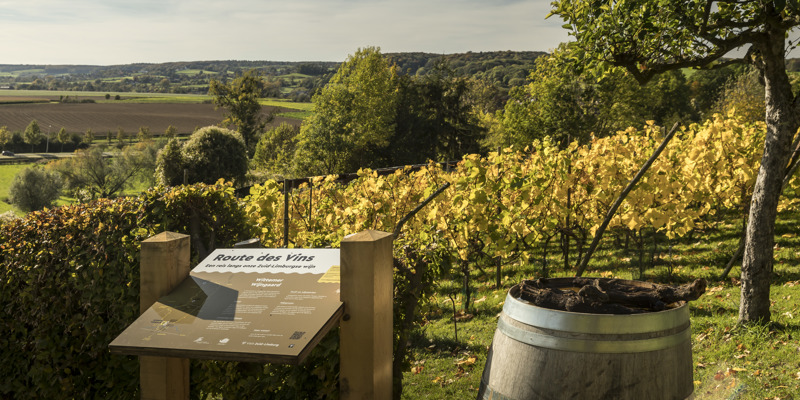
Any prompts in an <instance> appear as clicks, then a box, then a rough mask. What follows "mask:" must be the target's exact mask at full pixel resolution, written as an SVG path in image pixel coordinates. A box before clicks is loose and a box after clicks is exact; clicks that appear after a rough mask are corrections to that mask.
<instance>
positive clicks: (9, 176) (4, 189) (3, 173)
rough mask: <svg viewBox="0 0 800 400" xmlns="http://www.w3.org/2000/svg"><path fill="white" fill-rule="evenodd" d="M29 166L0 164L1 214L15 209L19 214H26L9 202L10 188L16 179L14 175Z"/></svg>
mask: <svg viewBox="0 0 800 400" xmlns="http://www.w3.org/2000/svg"><path fill="white" fill-rule="evenodd" d="M27 167H28V165H26V164H7V165H0V214H3V213H6V212H8V211H14V213H15V214H17V215H22V214H24V213H23V212H22V211H20V210H19V209H17V208H16V207H14V206H13V205H11V204H9V203H8V189H9V188H10V187H11V182H13V181H14V176H16V175H17V173H19V172H20V171H22V170H23V169H25V168H27Z"/></svg>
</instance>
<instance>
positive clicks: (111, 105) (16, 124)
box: [0, 91, 307, 135]
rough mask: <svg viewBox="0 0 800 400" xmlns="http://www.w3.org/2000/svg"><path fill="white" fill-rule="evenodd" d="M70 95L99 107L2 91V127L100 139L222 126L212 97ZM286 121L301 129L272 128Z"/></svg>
mask: <svg viewBox="0 0 800 400" xmlns="http://www.w3.org/2000/svg"><path fill="white" fill-rule="evenodd" d="M20 92H21V93H20ZM12 94H16V95H17V96H12ZM66 94H67V95H70V96H75V95H76V94H78V95H79V96H80V97H79V99H81V100H83V99H88V100H93V101H95V102H93V103H61V102H59V99H60V97H62V96H64V95H65V94H64V93H60V92H46V91H11V92H0V126H7V127H8V129H9V130H11V131H23V130H24V129H25V127H26V126H27V125H28V124H29V123H30V122H31V121H32V120H34V119H35V120H37V122H38V123H39V126H41V127H42V128H43V130H44V131H45V132H46V131H48V130H49V131H50V132H55V131H57V130H59V129H61V127H64V128H65V129H66V131H67V132H69V133H83V132H85V131H86V130H87V129H91V130H92V131H94V132H95V134H96V135H101V134H103V133H106V132H116V131H117V130H118V129H119V128H122V129H123V130H124V131H125V132H129V133H135V132H137V131H138V130H139V128H140V127H142V126H146V127H149V128H150V131H151V132H153V133H154V134H160V133H162V132H164V131H165V130H166V129H167V127H168V126H170V125H173V126H175V127H176V128H177V129H178V133H184V134H185V133H191V132H192V131H194V129H195V128H197V127H202V126H208V125H214V124H218V123H219V122H220V121H222V119H223V115H222V110H216V109H215V108H214V105H213V104H210V103H209V102H208V97H207V96H175V95H172V96H163V95H162V96H154V95H152V94H147V95H146V97H144V96H143V97H130V96H131V94H130V93H126V94H124V96H125V97H123V99H122V100H105V96H104V95H103V94H101V93H88V94H87V93H74V92H73V93H71V94H70V93H69V92H66ZM272 104H280V103H272ZM286 104H287V105H288V106H291V105H292V103H286ZM300 108H302V107H297V108H295V109H292V108H290V107H278V106H275V105H268V106H265V107H264V110H263V112H264V113H269V112H273V111H275V112H277V113H283V112H292V111H295V112H297V111H298V109H300ZM306 108H307V107H306ZM282 122H288V123H291V124H295V125H297V124H299V123H300V120H299V119H297V118H291V117H286V116H281V115H279V116H278V117H276V118H275V120H274V121H273V122H272V124H274V125H277V124H280V123H282Z"/></svg>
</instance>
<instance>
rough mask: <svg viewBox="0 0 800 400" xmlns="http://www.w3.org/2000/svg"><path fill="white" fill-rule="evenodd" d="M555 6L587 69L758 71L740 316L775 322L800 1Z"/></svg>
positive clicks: (796, 106)
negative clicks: (756, 165)
mask: <svg viewBox="0 0 800 400" xmlns="http://www.w3.org/2000/svg"><path fill="white" fill-rule="evenodd" d="M552 6H553V11H552V14H555V15H559V16H560V17H561V18H562V19H564V21H566V22H567V25H566V26H567V27H568V29H570V30H571V34H572V35H574V36H575V39H576V41H575V42H573V43H572V45H571V46H572V48H573V50H574V54H575V55H576V56H577V57H579V58H580V57H585V59H586V61H587V63H588V65H589V66H590V67H591V66H594V67H599V68H607V67H609V66H617V67H622V68H625V70H626V71H627V72H628V73H629V74H630V75H631V76H633V77H634V78H635V79H636V80H637V81H639V82H641V83H644V82H647V81H649V80H650V79H651V78H653V77H654V76H655V75H656V74H659V73H663V72H666V71H669V70H675V69H680V68H690V67H703V66H712V67H714V66H716V67H719V66H724V65H727V64H729V63H733V62H739V63H742V62H746V63H749V64H751V65H753V66H754V67H755V68H756V69H757V70H758V71H759V75H760V77H761V78H762V79H763V81H764V84H765V91H764V99H765V107H766V114H765V121H766V125H767V135H766V140H765V142H764V153H763V157H762V159H761V167H760V169H759V172H758V176H757V179H756V183H755V188H754V190H753V196H752V201H751V206H750V214H749V217H748V225H747V233H746V245H745V251H744V257H743V260H742V276H741V278H742V279H741V280H742V288H741V300H740V303H739V322H740V323H746V322H755V321H762V322H765V321H769V319H770V310H769V308H770V300H769V292H770V283H771V278H772V269H773V245H774V233H775V229H774V228H775V218H776V216H777V206H778V199H779V197H780V194H781V190H782V186H783V180H784V176H785V175H786V173H787V171H790V170H791V168H787V166H788V167H791V165H792V164H794V163H796V162H797V159H798V156H800V152H797V151H795V152H793V150H794V149H797V147H798V146H797V145H798V140H797V139H796V138H795V136H796V135H795V134H796V132H797V129H798V127H799V126H800V101H798V98H797V97H795V95H794V94H793V93H792V87H791V83H790V80H789V76H788V74H787V72H786V60H785V55H786V53H787V37H788V33H789V31H790V30H791V29H792V28H794V27H796V26H798V25H800V7H798V2H797V1H795V0H791V1H783V0H777V1H774V2H773V1H752V0H751V1H716V0H705V1H694V2H687V1H684V0H643V1H636V2H627V1H619V0H611V1H609V2H588V1H585V0H556V1H554V2H553V3H552ZM739 48H746V49H747V51H746V53H745V54H744V56H743V57H741V58H737V59H732V60H728V61H722V60H721V59H722V57H724V56H728V55H729V53H730V52H731V51H732V50H735V49H739Z"/></svg>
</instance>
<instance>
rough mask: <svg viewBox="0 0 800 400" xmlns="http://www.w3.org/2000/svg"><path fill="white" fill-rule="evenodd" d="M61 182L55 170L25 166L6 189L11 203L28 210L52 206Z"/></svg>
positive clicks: (57, 195)
mask: <svg viewBox="0 0 800 400" xmlns="http://www.w3.org/2000/svg"><path fill="white" fill-rule="evenodd" d="M62 186H63V183H62V181H61V177H60V176H59V174H58V173H56V172H51V171H46V170H44V169H42V168H40V167H31V168H25V169H23V170H22V171H20V172H19V173H18V174H17V175H16V176H15V177H14V181H13V182H12V183H11V187H10V188H9V189H8V196H9V200H10V202H11V204H14V205H15V206H17V207H19V209H20V210H22V211H25V212H28V211H35V210H41V209H42V208H45V207H52V206H53V203H54V202H55V201H56V200H57V199H58V197H59V196H60V195H61V188H62Z"/></svg>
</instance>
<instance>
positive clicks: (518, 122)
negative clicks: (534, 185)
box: [485, 47, 694, 148]
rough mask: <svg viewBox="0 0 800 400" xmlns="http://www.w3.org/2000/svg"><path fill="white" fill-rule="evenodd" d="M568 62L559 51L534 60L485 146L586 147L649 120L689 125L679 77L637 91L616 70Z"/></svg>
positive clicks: (675, 74)
mask: <svg viewBox="0 0 800 400" xmlns="http://www.w3.org/2000/svg"><path fill="white" fill-rule="evenodd" d="M570 58H571V53H570V51H569V49H567V48H565V47H562V48H560V49H558V50H556V51H555V52H554V53H553V54H552V55H550V56H543V57H539V58H538V59H537V60H536V69H535V70H533V71H532V72H531V74H530V76H529V78H528V79H529V81H530V83H529V84H527V85H525V86H520V87H516V88H514V89H512V91H511V97H510V99H509V101H508V102H506V105H505V109H504V110H503V111H502V112H500V113H498V120H499V129H496V130H495V131H493V132H492V135H490V136H489V137H488V138H487V140H486V143H485V145H487V146H488V147H490V148H497V147H505V146H509V145H516V146H518V147H524V146H526V145H528V144H529V143H531V142H532V141H533V140H534V139H543V138H545V137H550V138H552V139H554V140H555V141H556V142H558V143H561V144H562V145H565V144H566V143H569V142H570V141H572V140H578V141H580V142H582V143H586V142H587V141H589V139H590V138H591V137H592V135H594V136H598V137H605V136H608V135H610V134H613V133H614V132H616V131H619V130H624V129H625V128H627V127H629V126H638V125H641V124H643V123H644V122H645V121H648V120H652V121H655V123H656V124H658V125H661V126H671V125H672V124H673V123H674V122H676V121H677V120H682V121H683V122H684V123H686V122H690V121H691V120H692V119H693V116H694V115H693V114H694V110H693V109H692V107H691V105H690V98H689V96H690V92H689V87H688V85H687V84H686V80H685V78H684V75H683V74H682V73H681V72H679V71H674V72H672V73H667V74H664V75H661V76H659V77H657V78H656V79H654V80H653V81H651V82H649V83H648V84H646V85H639V84H638V83H637V82H636V81H635V80H634V79H633V78H632V77H631V76H629V75H627V74H625V73H624V71H621V70H614V71H609V72H606V73H605V74H604V75H597V74H594V73H593V71H591V70H585V71H581V70H580V69H579V68H576V66H575V65H574V64H573V61H572V60H571V59H570Z"/></svg>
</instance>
